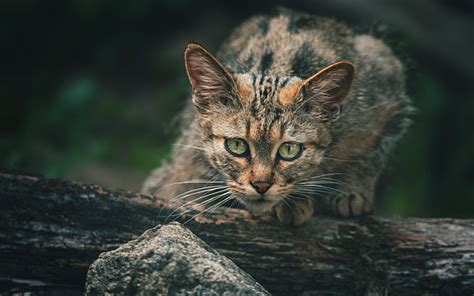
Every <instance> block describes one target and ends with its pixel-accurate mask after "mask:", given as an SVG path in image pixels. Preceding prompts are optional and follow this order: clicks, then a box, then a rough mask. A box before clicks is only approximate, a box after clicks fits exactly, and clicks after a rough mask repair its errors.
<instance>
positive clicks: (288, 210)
mask: <svg viewBox="0 0 474 296" xmlns="http://www.w3.org/2000/svg"><path fill="white" fill-rule="evenodd" d="M273 210H274V211H275V215H276V217H277V219H278V221H280V222H281V223H282V224H292V225H295V226H299V225H301V224H303V223H305V222H306V221H308V220H309V219H310V218H311V217H312V216H313V213H314V208H313V202H312V201H311V200H304V201H303V200H299V201H294V202H292V203H291V204H290V205H288V204H285V203H279V204H278V205H276V206H275V207H274V208H273Z"/></svg>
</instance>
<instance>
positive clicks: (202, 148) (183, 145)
mask: <svg viewBox="0 0 474 296" xmlns="http://www.w3.org/2000/svg"><path fill="white" fill-rule="evenodd" d="M173 145H174V146H180V147H184V148H191V149H196V150H202V151H206V152H208V151H209V149H206V148H204V147H197V146H192V145H185V144H179V143H175V144H173Z"/></svg>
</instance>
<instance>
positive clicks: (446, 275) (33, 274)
mask: <svg viewBox="0 0 474 296" xmlns="http://www.w3.org/2000/svg"><path fill="white" fill-rule="evenodd" d="M172 211H173V209H172V208H171V207H169V206H168V205H167V201H166V200H161V199H159V198H156V197H150V196H144V195H140V194H136V193H129V192H125V191H123V190H110V189H104V188H101V187H99V186H95V185H83V184H77V183H73V182H69V181H61V180H55V179H46V178H40V177H30V176H21V175H11V174H0V218H1V221H2V223H0V249H1V252H0V279H1V281H0V291H1V290H2V287H3V289H5V288H6V287H7V286H11V285H12V284H15V283H19V282H22V283H25V281H26V282H27V283H34V284H36V285H40V284H45V285H48V284H60V285H71V286H78V287H83V285H84V282H85V276H86V272H87V269H88V267H89V265H90V264H91V263H92V262H93V261H94V260H95V259H96V258H97V257H98V254H99V253H100V252H103V251H107V250H111V249H114V248H117V247H118V246H119V245H120V244H123V243H125V242H127V241H129V240H131V239H134V238H136V237H137V236H138V235H140V234H142V233H143V232H144V231H145V230H146V229H149V228H152V227H153V226H155V225H157V224H160V223H164V222H165V218H166V217H167V216H169V215H170V214H171V213H172ZM193 214H195V213H194V212H190V213H189V214H188V215H185V216H184V217H182V218H180V219H178V221H180V222H184V221H187V220H189V218H190V217H191V215H193ZM186 226H187V227H188V228H189V229H191V230H192V231H193V232H194V233H195V234H196V235H198V236H199V237H200V238H201V239H203V240H204V241H205V242H207V243H208V244H209V245H210V246H212V247H213V248H215V249H217V250H218V251H219V252H220V253H221V254H223V255H225V256H227V257H228V258H230V259H231V260H232V261H234V262H235V263H236V264H237V265H238V266H239V267H240V268H242V269H243V270H245V271H246V272H248V273H249V274H250V275H252V276H253V277H254V278H255V279H256V280H257V281H258V282H259V283H261V284H262V285H263V286H264V287H265V288H266V289H267V290H269V291H270V292H272V293H274V294H281V295H284V294H289V293H290V292H291V293H292V294H298V293H303V292H311V293H323V294H331V295H339V294H340V295H347V293H356V294H364V293H367V292H380V293H385V292H387V291H388V292H389V294H390V295H420V294H424V295H439V294H448V295H451V294H452V295H454V294H456V295H464V294H468V293H472V292H473V291H474V220H459V219H417V218H409V219H401V218H380V217H368V218H364V219H360V220H340V219H333V218H315V219H313V220H311V221H310V222H309V223H308V224H307V225H306V226H304V227H299V228H294V227H290V226H282V225H280V224H278V223H277V222H276V221H262V220H259V219H257V218H254V217H251V216H250V215H249V214H248V213H247V212H246V211H244V210H238V209H227V210H220V211H217V212H215V213H211V214H209V216H206V217H200V216H198V217H196V218H194V219H192V220H190V221H189V222H188V223H186ZM468 295H469V294H468Z"/></svg>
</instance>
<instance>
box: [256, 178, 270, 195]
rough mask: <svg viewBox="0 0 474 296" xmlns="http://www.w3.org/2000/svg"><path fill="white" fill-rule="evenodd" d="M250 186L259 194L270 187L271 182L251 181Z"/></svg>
mask: <svg viewBox="0 0 474 296" xmlns="http://www.w3.org/2000/svg"><path fill="white" fill-rule="evenodd" d="M251 184H252V187H253V188H255V191H257V192H258V193H260V194H264V193H265V192H267V191H268V189H270V187H271V186H272V184H273V183H270V182H265V181H255V182H252V183H251Z"/></svg>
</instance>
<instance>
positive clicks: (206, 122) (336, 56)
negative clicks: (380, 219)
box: [143, 10, 412, 225]
mask: <svg viewBox="0 0 474 296" xmlns="http://www.w3.org/2000/svg"><path fill="white" fill-rule="evenodd" d="M341 61H350V62H341ZM185 62H186V68H187V71H188V76H189V77H190V82H191V85H192V87H193V96H192V97H193V100H192V102H193V104H190V105H189V106H188V107H187V108H186V110H185V112H184V115H185V116H183V135H182V137H181V138H180V139H179V140H178V142H177V145H176V147H175V151H174V154H173V157H172V158H171V160H170V161H169V162H168V163H167V164H165V165H164V166H163V167H161V168H159V169H157V170H156V171H154V172H153V173H152V175H151V176H150V177H149V178H148V180H147V181H146V183H145V185H144V189H143V191H144V192H145V193H148V194H157V195H165V196H166V197H168V198H170V199H173V197H175V196H177V195H179V194H182V193H183V192H186V191H187V190H190V189H191V190H192V189H194V188H196V187H199V186H204V185H203V184H198V185H192V184H191V185H190V184H187V185H183V186H167V185H166V184H172V183H176V182H184V181H188V180H197V179H199V180H209V181H215V182H225V188H226V190H227V191H229V192H230V193H231V194H232V196H233V197H234V198H236V199H237V200H238V201H239V202H240V203H241V204H243V205H244V206H246V207H247V208H248V209H249V210H251V211H252V212H255V213H264V212H274V213H275V215H276V217H277V218H278V219H279V220H280V221H281V222H283V223H291V224H295V225H298V224H302V223H304V222H305V221H306V220H307V219H309V218H310V217H311V216H312V214H313V212H314V210H316V212H322V213H330V214H335V215H339V216H341V217H353V216H359V215H362V214H367V213H372V212H373V208H374V205H373V203H374V202H373V191H374V187H375V183H376V181H377V178H378V177H379V175H380V173H381V171H382V170H383V167H384V163H385V160H386V158H387V154H388V153H389V151H390V150H391V148H392V147H393V145H394V143H395V142H396V141H397V140H398V139H399V138H400V137H401V135H402V134H403V133H404V131H405V129H406V127H407V126H408V124H409V122H410V120H409V115H410V114H411V112H412V108H411V105H410V101H409V99H408V98H407V96H406V95H405V90H404V89H405V82H404V80H405V77H404V74H403V66H402V64H401V63H400V61H399V60H398V59H397V58H396V57H395V56H394V55H393V54H392V52H391V50H390V49H389V48H388V47H387V46H386V45H385V44H384V43H383V42H382V41H380V40H378V39H375V38H374V37H372V36H370V35H366V34H362V35H360V34H356V33H355V32H353V31H352V30H351V29H349V28H347V27H346V26H345V25H343V24H341V23H339V22H336V21H334V20H330V19H326V18H321V17H315V16H311V15H307V14H301V13H296V12H293V11H289V10H280V11H279V12H277V13H276V14H274V15H264V16H256V17H253V18H251V19H249V20H248V21H246V22H244V23H243V24H242V25H241V26H239V27H238V28H236V29H235V31H234V32H233V33H232V34H231V35H230V37H229V38H228V40H227V41H226V42H225V43H224V44H223V45H222V47H221V49H220V51H219V52H218V54H217V55H216V57H214V56H212V54H210V53H209V52H208V51H207V50H206V49H204V48H203V47H201V46H199V45H197V44H191V45H189V46H188V48H187V50H186V53H185ZM328 66H329V67H328ZM354 67H355V69H356V73H355V76H354V71H353V69H354ZM192 105H194V107H193V106H192ZM226 138H241V139H244V140H245V141H246V142H247V143H248V145H249V149H250V154H249V157H236V156H233V155H231V154H230V153H229V152H228V151H226V149H225V147H224V146H225V145H224V141H225V139H226ZM284 142H298V143H302V145H303V147H304V150H303V152H302V153H301V156H300V157H299V158H297V159H295V160H293V161H283V160H281V159H279V158H278V157H277V150H278V147H280V145H281V144H282V143H284ZM262 180H263V181H265V182H267V181H268V182H271V183H272V186H271V187H270V189H268V191H267V192H266V193H265V194H264V195H263V197H262V196H261V195H260V194H258V193H257V192H256V191H255V189H254V188H253V187H252V186H251V184H252V182H256V181H262ZM194 197H196V196H193V197H192V198H194ZM192 198H191V199H192ZM199 202H201V201H199Z"/></svg>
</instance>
